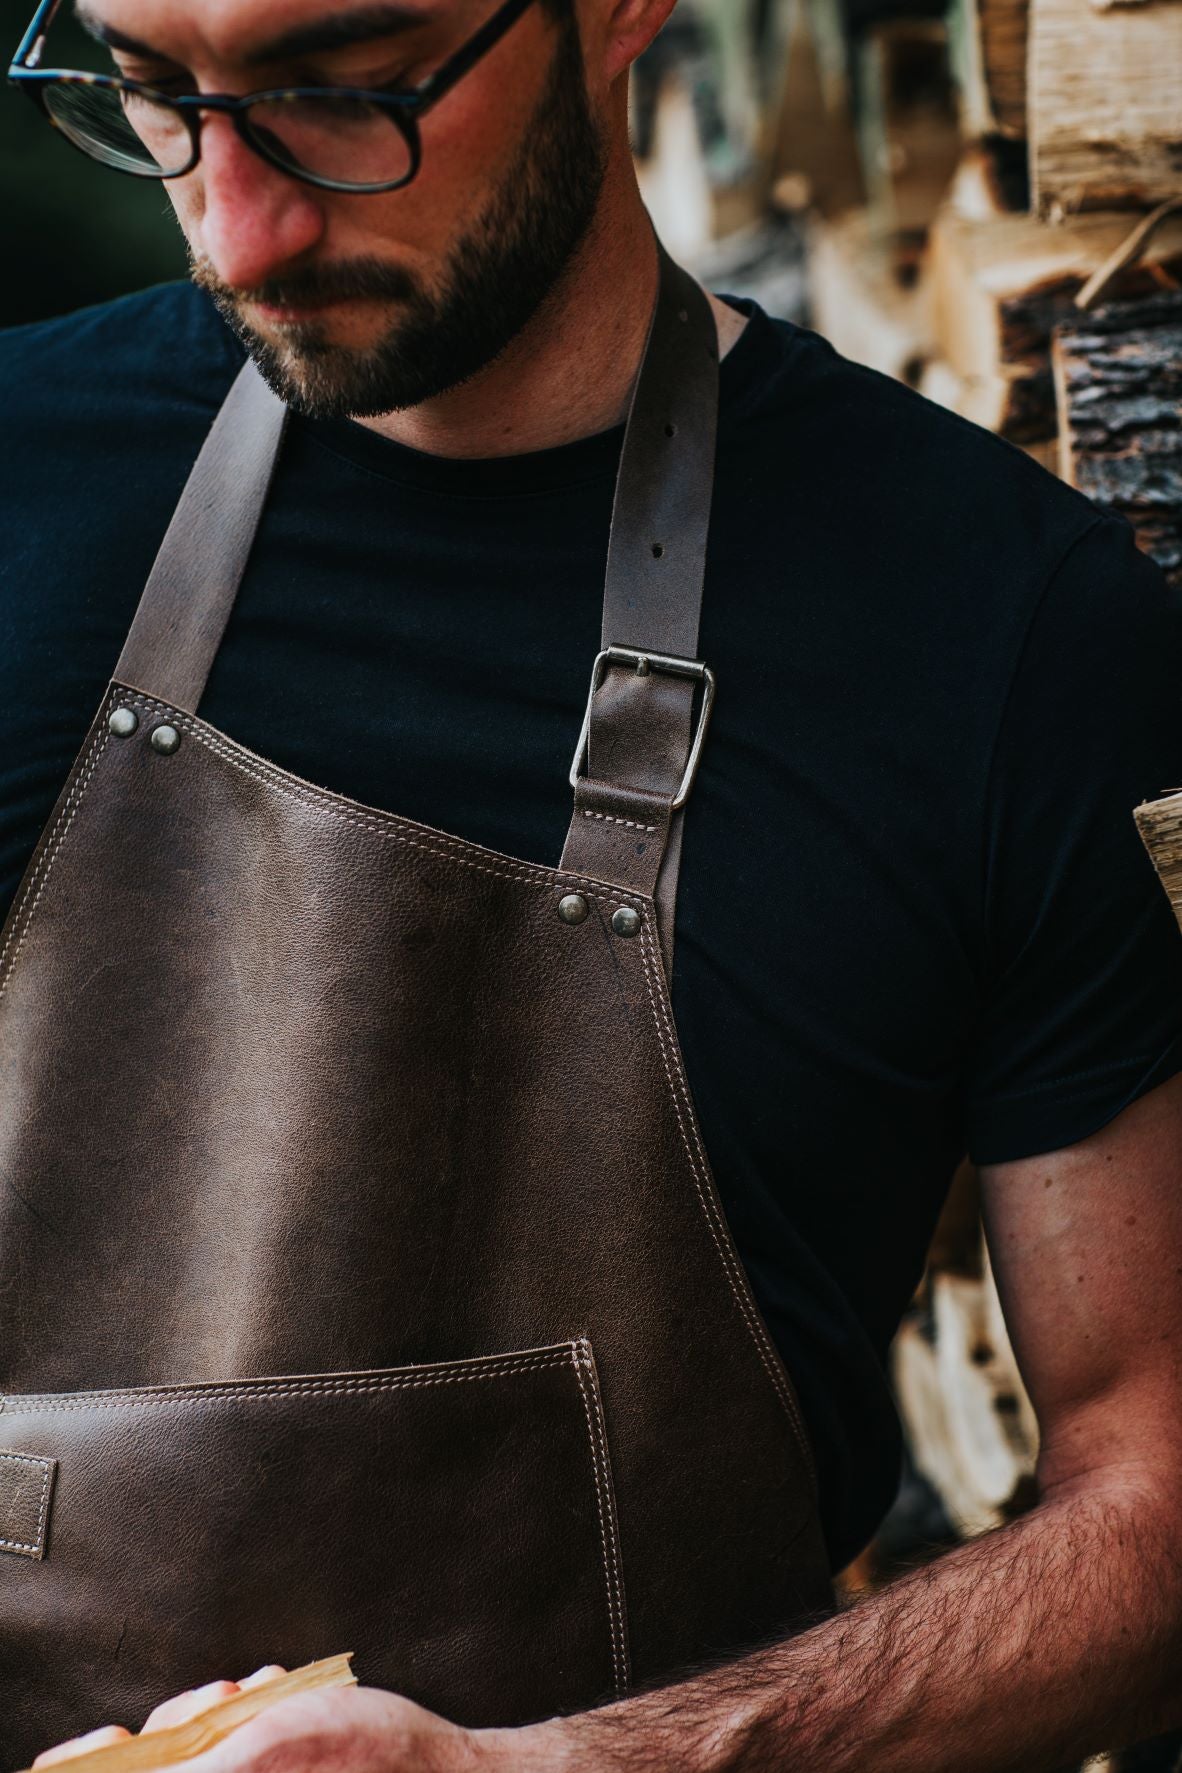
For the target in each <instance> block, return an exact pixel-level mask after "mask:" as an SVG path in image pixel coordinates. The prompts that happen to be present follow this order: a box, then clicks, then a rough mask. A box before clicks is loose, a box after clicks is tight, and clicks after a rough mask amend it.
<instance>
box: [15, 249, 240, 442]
mask: <svg viewBox="0 0 1182 1773" xmlns="http://www.w3.org/2000/svg"><path fill="white" fill-rule="evenodd" d="M241 361H242V353H241V350H240V348H239V346H238V345H237V344H236V342H235V340H234V338H233V335H232V334H231V333H230V331H229V329H228V328H227V327H226V326H225V324H224V322H223V321H222V320H221V318H220V317H219V315H218V313H217V311H216V309H215V308H214V306H213V304H212V303H211V302H210V300H209V298H208V296H206V295H204V294H203V293H202V291H200V290H198V289H196V288H195V287H194V286H193V285H192V284H189V283H165V284H159V285H156V286H155V287H153V288H151V289H146V290H141V291H138V292H137V293H135V294H134V295H127V296H121V297H119V298H117V299H116V300H114V301H110V302H103V303H101V304H99V305H96V306H94V307H88V308H81V309H77V310H76V311H75V312H73V313H70V314H64V315H60V316H57V317H55V318H54V319H50V320H42V321H36V322H33V323H32V324H31V325H25V326H16V327H10V328H8V329H6V330H5V331H2V332H0V409H2V410H3V413H4V417H5V424H4V426H3V427H2V429H3V432H4V434H5V435H6V436H7V437H8V439H9V442H10V445H11V446H12V447H13V448H17V449H20V450H22V451H25V452H27V451H28V449H29V448H30V447H33V448H35V447H36V443H37V438H38V436H39V435H40V434H41V433H43V432H44V433H49V434H52V436H53V438H54V440H55V447H56V449H57V451H58V452H63V453H64V454H66V455H67V456H68V454H69V451H70V440H71V435H72V434H78V436H79V438H80V441H87V442H88V441H89V433H90V430H91V427H92V426H94V425H101V426H102V427H103V428H104V430H106V431H107V432H108V433H109V432H110V428H111V427H112V426H113V425H123V424H126V423H128V422H130V423H136V422H137V421H143V420H144V419H146V418H147V417H148V416H149V415H150V414H151V413H152V412H153V411H157V412H159V413H161V414H162V415H163V416H166V417H167V416H170V415H171V416H174V417H182V416H183V415H184V414H186V413H188V412H191V413H193V414H195V415H196V414H201V415H204V417H205V419H206V421H208V417H209V414H210V413H211V412H212V411H213V410H216V408H217V406H218V404H219V402H220V400H221V398H222V396H223V395H224V393H225V390H226V388H227V387H228V385H229V383H230V380H231V379H232V377H233V374H234V371H235V369H236V368H237V367H238V365H239V364H240V363H241ZM120 441H121V442H122V441H123V439H122V438H121V439H120Z"/></svg>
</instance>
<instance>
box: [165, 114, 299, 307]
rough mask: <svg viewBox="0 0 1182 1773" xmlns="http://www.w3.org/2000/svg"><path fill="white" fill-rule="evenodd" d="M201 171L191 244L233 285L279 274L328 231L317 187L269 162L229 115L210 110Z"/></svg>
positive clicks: (258, 281)
mask: <svg viewBox="0 0 1182 1773" xmlns="http://www.w3.org/2000/svg"><path fill="white" fill-rule="evenodd" d="M198 176H199V177H200V179H201V183H202V195H203V198H204V206H203V209H202V213H201V219H200V222H199V223H198V228H197V233H198V236H199V238H198V240H197V241H196V242H194V243H193V244H194V245H195V247H196V249H197V251H198V256H200V257H202V258H206V259H208V260H209V262H210V264H211V265H212V266H213V269H214V270H215V271H216V272H217V274H218V276H219V277H220V278H221V279H222V280H223V282H225V283H228V284H230V285H232V286H233V287H234V288H235V289H254V288H257V287H258V286H259V285H260V284H262V283H265V282H266V281H267V280H268V279H269V278H273V277H277V276H279V275H280V274H281V273H282V272H283V271H284V270H286V269H288V268H289V267H290V265H291V263H292V261H293V260H296V259H299V258H300V256H301V255H302V254H304V253H306V252H307V251H308V250H309V249H310V248H311V247H314V246H315V245H316V244H317V242H318V241H319V240H320V239H321V237H322V236H323V234H324V230H325V215H324V209H323V205H322V203H321V201H320V194H319V192H317V191H315V190H314V189H313V188H312V187H311V186H309V185H304V184H301V183H300V181H299V180H298V179H294V178H291V177H289V176H288V174H287V173H285V172H281V171H280V170H279V168H278V167H277V166H270V165H268V163H267V162H266V161H265V160H263V159H262V158H261V156H260V155H258V154H256V153H255V152H254V150H253V148H250V147H248V146H247V144H246V143H245V142H244V141H243V140H242V137H241V136H240V135H239V134H238V131H237V130H236V129H235V127H234V123H233V120H232V119H231V118H230V117H227V116H225V115H221V116H218V115H215V114H211V113H209V112H206V113H205V114H204V120H203V123H202V129H201V161H200V165H199V168H198Z"/></svg>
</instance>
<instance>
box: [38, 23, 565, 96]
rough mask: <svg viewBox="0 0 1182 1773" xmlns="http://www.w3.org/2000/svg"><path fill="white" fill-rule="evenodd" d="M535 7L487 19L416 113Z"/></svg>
mask: <svg viewBox="0 0 1182 1773" xmlns="http://www.w3.org/2000/svg"><path fill="white" fill-rule="evenodd" d="M55 3H56V0H55ZM532 4H533V0H507V3H506V4H505V5H504V6H501V7H499V8H498V9H497V11H496V12H494V13H493V15H492V17H491V18H490V19H486V20H485V22H484V24H483V25H481V27H480V29H479V30H478V31H476V32H475V33H474V34H473V35H472V36H471V37H469V39H468V41H467V42H466V43H463V44H461V45H460V47H459V49H457V50H456V52H455V54H454V55H453V56H451V57H450V58H449V60H447V61H445V62H444V64H443V66H442V67H441V68H436V70H435V72H434V73H433V74H429V75H428V76H427V78H426V80H424V81H423V82H422V84H421V85H420V86H418V87H416V88H415V97H416V98H417V100H418V103H417V104H416V105H415V111H416V112H417V113H420V114H421V113H422V112H423V111H425V110H426V109H427V106H428V105H433V104H434V103H435V101H436V100H437V99H441V98H442V97H443V95H444V93H445V92H447V91H448V89H449V88H450V87H452V86H454V85H455V83H456V81H457V80H458V79H459V78H460V76H461V74H466V73H467V72H468V69H469V68H470V67H472V66H473V64H474V63H475V62H478V61H479V60H480V57H481V56H482V55H483V54H484V53H485V51H486V50H488V49H491V48H492V46H493V44H494V43H495V42H496V41H497V39H498V38H499V37H503V36H504V34H505V32H506V31H507V30H508V29H509V26H510V25H512V24H515V23H516V22H517V20H518V19H519V18H520V17H521V14H522V13H523V12H524V11H525V9H526V7H527V6H530V5H532Z"/></svg>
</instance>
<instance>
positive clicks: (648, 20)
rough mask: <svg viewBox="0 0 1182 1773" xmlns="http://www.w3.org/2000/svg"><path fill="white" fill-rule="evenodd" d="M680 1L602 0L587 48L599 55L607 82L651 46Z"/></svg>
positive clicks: (629, 65) (597, 8) (611, 80)
mask: <svg viewBox="0 0 1182 1773" xmlns="http://www.w3.org/2000/svg"><path fill="white" fill-rule="evenodd" d="M676 4H677V0H600V4H599V5H598V6H596V7H595V9H594V10H595V12H596V13H597V14H598V15H599V17H598V20H597V22H596V23H595V24H592V32H593V33H594V35H593V41H592V42H591V43H588V45H587V49H588V50H589V51H590V52H591V53H593V54H597V55H598V57H599V61H600V69H601V73H602V78H603V80H604V82H605V83H606V84H608V85H610V84H611V83H612V82H613V81H615V80H616V79H617V78H618V77H619V76H620V75H621V74H622V73H624V72H625V70H626V69H627V68H629V67H631V65H632V63H633V62H634V61H635V60H636V58H637V56H638V55H640V53H641V51H642V50H645V49H647V48H648V46H649V44H650V43H651V42H652V40H653V38H654V37H655V36H656V34H657V32H658V31H659V30H660V29H661V26H662V25H663V24H664V23H665V20H666V19H667V18H668V17H669V14H670V13H671V12H672V11H673V8H674V6H675V5H676Z"/></svg>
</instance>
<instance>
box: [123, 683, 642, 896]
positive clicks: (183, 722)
mask: <svg viewBox="0 0 1182 1773" xmlns="http://www.w3.org/2000/svg"><path fill="white" fill-rule="evenodd" d="M116 699H117V700H118V702H119V705H120V706H124V705H126V704H127V703H131V704H132V705H133V706H135V707H138V708H142V709H143V710H144V712H145V713H149V712H151V710H153V709H158V710H159V711H160V712H161V713H163V714H167V715H168V716H169V718H170V721H171V723H172V725H174V726H177V727H180V728H181V730H182V731H183V732H187V733H189V734H191V735H192V737H193V738H194V739H196V741H197V743H198V744H199V745H204V746H205V749H206V750H207V751H210V752H212V753H213V755H214V756H215V757H220V758H222V760H223V761H224V762H226V763H228V764H231V765H232V766H233V767H234V768H235V769H236V770H240V771H241V772H242V774H243V775H244V776H250V777H251V778H252V779H253V780H254V781H256V782H260V783H262V784H263V785H264V786H265V787H268V788H272V789H274V790H275V791H276V792H277V793H280V794H285V795H287V796H288V797H289V799H292V800H299V801H303V802H304V803H305V804H306V805H309V806H316V807H319V808H320V809H321V811H323V812H325V813H328V814H329V816H330V817H332V818H334V819H339V820H340V821H341V823H342V824H346V825H353V826H356V827H357V828H358V829H359V830H362V831H370V832H373V833H375V834H376V835H378V836H379V837H388V838H392V839H393V841H394V842H395V843H401V844H405V845H407V846H408V847H409V848H410V849H416V850H423V851H425V852H426V854H427V855H433V856H436V857H437V858H439V859H440V860H441V861H446V862H457V863H458V864H459V865H460V867H462V868H471V869H474V870H475V871H476V872H477V873H478V874H491V875H492V876H493V877H494V878H495V879H497V880H509V881H528V882H531V883H532V884H534V885H536V886H538V887H549V888H551V889H553V888H554V887H555V886H561V885H564V884H565V883H567V882H568V881H569V880H570V878H571V876H570V875H569V874H568V873H567V872H566V871H565V870H564V871H561V872H560V871H558V870H556V869H548V868H544V867H542V866H541V865H540V864H534V863H523V864H522V865H521V868H520V869H519V870H518V871H516V872H511V871H510V870H509V869H507V868H494V867H490V866H489V865H488V864H487V863H484V862H476V861H473V860H472V859H470V858H469V857H468V856H465V855H459V854H456V853H455V852H456V851H457V850H463V849H468V848H470V847H472V846H471V845H469V844H468V843H467V841H466V840H465V839H464V838H462V837H452V836H451V835H450V834H449V833H448V832H445V831H441V832H438V833H437V834H436V835H435V837H434V839H433V841H432V842H430V843H425V842H423V840H422V839H421V838H414V837H408V836H407V835H406V833H405V832H403V831H400V830H399V829H398V828H397V825H398V814H396V813H382V812H380V811H378V810H377V809H375V811H374V813H373V814H371V816H370V817H369V818H360V817H358V816H357V814H356V813H353V812H350V811H348V810H346V807H345V806H337V805H336V804H335V799H336V797H334V796H333V795H331V794H330V793H329V792H328V791H327V790H325V789H320V788H316V787H315V786H314V785H313V784H311V783H304V782H300V781H297V780H293V779H291V778H289V777H288V775H287V774H286V772H284V771H281V770H280V769H279V768H278V766H277V765H275V764H271V763H268V762H267V760H266V759H265V758H254V757H251V759H250V761H249V762H246V761H245V760H244V759H243V758H242V757H240V756H239V755H238V754H237V749H236V748H235V749H233V750H232V749H230V747H231V746H233V745H234V741H233V740H232V739H231V740H227V739H224V738H223V737H222V735H221V734H219V733H217V731H216V729H215V728H213V727H205V726H204V725H201V724H198V723H197V722H196V721H195V720H194V718H193V716H192V715H190V714H186V713H185V712H184V710H182V709H180V708H174V707H173V706H172V704H171V703H170V702H161V701H158V700H157V699H156V698H155V697H154V696H146V695H144V694H142V693H136V694H130V693H128V694H125V695H123V696H120V697H117V698H116ZM347 804H350V805H351V804H353V803H347ZM576 878H577V879H578V880H579V881H580V882H590V883H591V884H592V885H594V884H595V880H594V877H593V876H588V875H579V876H577V877H576ZM599 884H600V885H603V886H604V887H607V888H608V889H609V890H610V892H611V893H612V895H613V897H615V898H625V897H626V898H630V899H636V900H638V901H639V902H640V903H643V899H642V898H641V896H640V895H638V894H636V893H629V892H627V891H626V889H624V888H621V887H616V886H613V885H612V884H611V883H610V882H607V881H604V882H600V883H599ZM593 896H594V895H593Z"/></svg>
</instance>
